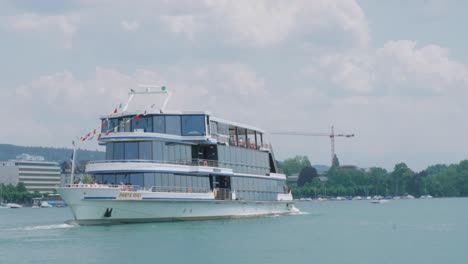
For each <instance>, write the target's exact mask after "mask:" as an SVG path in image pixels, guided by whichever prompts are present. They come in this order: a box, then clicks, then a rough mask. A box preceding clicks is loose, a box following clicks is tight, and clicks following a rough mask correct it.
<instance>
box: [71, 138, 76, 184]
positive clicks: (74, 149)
mask: <svg viewBox="0 0 468 264" xmlns="http://www.w3.org/2000/svg"><path fill="white" fill-rule="evenodd" d="M72 144H73V159H72V167H71V175H70V185H73V184H74V183H75V182H74V177H75V163H76V145H77V143H76V142H75V141H72Z"/></svg>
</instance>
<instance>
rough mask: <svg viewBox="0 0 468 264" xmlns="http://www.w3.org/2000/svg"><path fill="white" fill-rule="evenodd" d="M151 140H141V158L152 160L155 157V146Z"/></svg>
mask: <svg viewBox="0 0 468 264" xmlns="http://www.w3.org/2000/svg"><path fill="white" fill-rule="evenodd" d="M151 143H152V142H151V141H144V142H139V143H138V144H139V155H138V157H139V159H142V160H152V159H153V146H152V144H151Z"/></svg>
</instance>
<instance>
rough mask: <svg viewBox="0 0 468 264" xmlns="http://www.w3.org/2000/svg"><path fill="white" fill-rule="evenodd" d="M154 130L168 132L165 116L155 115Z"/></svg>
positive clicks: (162, 132) (155, 131)
mask: <svg viewBox="0 0 468 264" xmlns="http://www.w3.org/2000/svg"><path fill="white" fill-rule="evenodd" d="M153 132H154V133H161V134H164V133H166V124H165V120H164V116H154V117H153Z"/></svg>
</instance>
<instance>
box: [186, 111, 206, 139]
mask: <svg viewBox="0 0 468 264" xmlns="http://www.w3.org/2000/svg"><path fill="white" fill-rule="evenodd" d="M203 135H205V116H203V115H186V116H182V136H203Z"/></svg>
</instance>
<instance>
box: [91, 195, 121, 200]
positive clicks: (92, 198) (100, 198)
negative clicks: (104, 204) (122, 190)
mask: <svg viewBox="0 0 468 264" xmlns="http://www.w3.org/2000/svg"><path fill="white" fill-rule="evenodd" d="M83 199H85V200H115V199H117V197H110V196H109V197H105V196H104V197H101V196H86V197H84V198H83Z"/></svg>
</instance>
